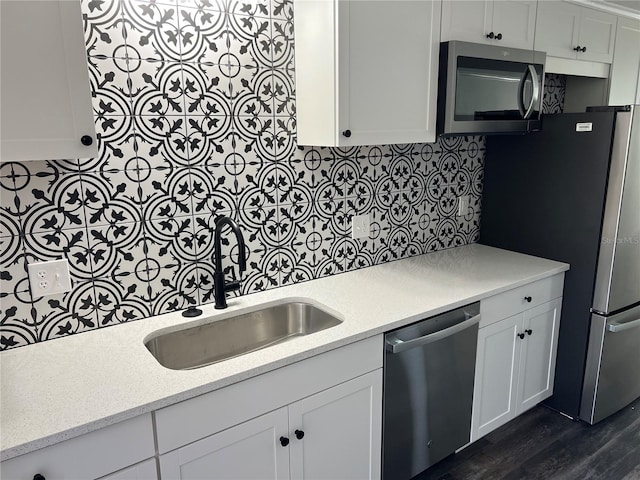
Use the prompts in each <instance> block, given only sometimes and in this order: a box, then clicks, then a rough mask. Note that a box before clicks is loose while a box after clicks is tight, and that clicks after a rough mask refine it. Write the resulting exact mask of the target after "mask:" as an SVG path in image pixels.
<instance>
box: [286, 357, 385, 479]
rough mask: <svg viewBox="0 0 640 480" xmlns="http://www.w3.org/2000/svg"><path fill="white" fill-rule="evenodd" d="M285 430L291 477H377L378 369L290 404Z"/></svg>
mask: <svg viewBox="0 0 640 480" xmlns="http://www.w3.org/2000/svg"><path fill="white" fill-rule="evenodd" d="M289 428H290V429H291V431H292V432H293V437H292V440H291V442H292V443H291V460H290V464H291V478H293V479H297V478H303V479H344V478H358V479H378V478H380V467H381V449H382V369H380V370H377V371H375V372H371V373H368V374H367V375H363V376H361V377H358V378H356V379H354V380H350V381H349V382H346V383H343V384H342V385H337V386H335V387H333V388H330V389H328V390H325V391H323V392H320V393H318V394H316V395H313V396H311V397H308V398H305V399H303V400H301V401H299V402H296V403H294V404H292V405H290V406H289ZM296 431H298V432H303V433H304V437H303V438H302V439H301V440H299V439H298V438H297V436H300V434H298V435H296Z"/></svg>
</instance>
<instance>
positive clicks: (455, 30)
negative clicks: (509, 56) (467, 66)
mask: <svg viewBox="0 0 640 480" xmlns="http://www.w3.org/2000/svg"><path fill="white" fill-rule="evenodd" d="M536 7H537V2H536V1H535V0H533V1H532V0H500V1H497V2H494V1H493V0H479V1H474V0H467V1H457V0H445V1H444V2H443V3H442V31H441V40H442V41H443V42H446V41H449V40H463V41H467V42H474V43H486V44H493V45H501V46H504V47H511V48H524V49H533V39H534V33H535V26H536ZM491 34H493V35H491Z"/></svg>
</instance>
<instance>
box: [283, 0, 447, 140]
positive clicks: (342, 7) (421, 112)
mask: <svg viewBox="0 0 640 480" xmlns="http://www.w3.org/2000/svg"><path fill="white" fill-rule="evenodd" d="M440 11H441V2H440V1H438V0H403V1H394V2H380V1H376V0H370V1H359V0H353V1H338V0H333V1H329V0H297V1H296V2H295V4H294V15H295V21H294V28H295V55H296V59H295V61H296V110H297V138H298V144H299V145H326V146H342V145H375V144H387V143H414V142H434V141H435V138H436V133H435V127H436V96H437V90H438V85H437V82H438V58H439V57H438V56H439V41H440Z"/></svg>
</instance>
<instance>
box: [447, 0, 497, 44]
mask: <svg viewBox="0 0 640 480" xmlns="http://www.w3.org/2000/svg"><path fill="white" fill-rule="evenodd" d="M492 25H493V0H479V1H478V0H462V1H457V0H444V1H443V2H442V31H441V39H442V41H443V42H448V41H449V40H462V41H465V42H474V43H487V44H491V43H492V40H491V39H489V38H487V35H488V34H489V32H491V28H492Z"/></svg>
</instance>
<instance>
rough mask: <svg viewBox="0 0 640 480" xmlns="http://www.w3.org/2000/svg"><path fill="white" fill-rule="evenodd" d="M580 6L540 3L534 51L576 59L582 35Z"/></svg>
mask: <svg viewBox="0 0 640 480" xmlns="http://www.w3.org/2000/svg"><path fill="white" fill-rule="evenodd" d="M580 13H581V8H580V6H578V5H572V4H570V3H565V2H560V1H542V2H538V19H537V22H536V34H535V42H534V49H535V50H539V51H542V52H547V55H549V56H552V57H562V58H571V59H575V58H576V51H575V50H574V48H576V47H577V46H578V38H579V33H580Z"/></svg>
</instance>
